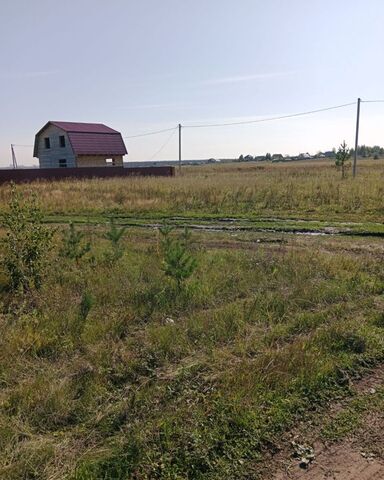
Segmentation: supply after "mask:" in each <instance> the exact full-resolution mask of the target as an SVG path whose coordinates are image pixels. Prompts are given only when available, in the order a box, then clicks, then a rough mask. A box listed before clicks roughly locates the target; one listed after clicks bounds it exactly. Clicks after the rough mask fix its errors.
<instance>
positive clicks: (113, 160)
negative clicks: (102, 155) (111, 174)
mask: <svg viewBox="0 0 384 480" xmlns="http://www.w3.org/2000/svg"><path fill="white" fill-rule="evenodd" d="M105 163H106V164H107V165H110V166H112V167H114V166H115V159H114V158H106V159H105Z"/></svg>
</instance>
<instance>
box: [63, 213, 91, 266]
mask: <svg viewBox="0 0 384 480" xmlns="http://www.w3.org/2000/svg"><path fill="white" fill-rule="evenodd" d="M90 250H91V243H90V242H85V241H84V233H82V232H78V231H76V228H75V225H74V223H73V222H71V223H70V224H69V229H68V230H67V231H66V232H65V233H64V238H63V246H62V248H61V251H60V253H61V255H62V256H63V257H67V258H70V259H72V260H75V261H76V263H79V261H80V259H81V258H82V257H83V256H84V255H85V254H86V253H88V252H89V251H90Z"/></svg>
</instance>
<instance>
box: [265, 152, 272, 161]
mask: <svg viewBox="0 0 384 480" xmlns="http://www.w3.org/2000/svg"><path fill="white" fill-rule="evenodd" d="M265 160H267V161H270V160H272V155H271V154H270V153H266V154H265Z"/></svg>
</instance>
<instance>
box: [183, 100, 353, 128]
mask: <svg viewBox="0 0 384 480" xmlns="http://www.w3.org/2000/svg"><path fill="white" fill-rule="evenodd" d="M351 105H356V102H350V103H344V104H342V105H335V106H333V107H326V108H319V109H317V110H308V111H306V112H299V113H291V114H289V115H280V116H278V117H269V118H268V117H267V118H259V119H257V120H245V121H242V122H228V123H210V124H200V125H183V127H184V128H205V127H224V126H230V125H248V124H252V123H262V122H271V121H274V120H283V119H285V118H293V117H300V116H303V115H310V114H313V113H320V112H326V111H328V110H335V109H337V108H344V107H350V106H351Z"/></svg>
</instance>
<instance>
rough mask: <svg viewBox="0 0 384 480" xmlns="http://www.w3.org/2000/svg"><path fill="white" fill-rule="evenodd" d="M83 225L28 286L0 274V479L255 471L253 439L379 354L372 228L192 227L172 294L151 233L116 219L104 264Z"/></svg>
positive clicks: (259, 453)
mask: <svg viewBox="0 0 384 480" xmlns="http://www.w3.org/2000/svg"><path fill="white" fill-rule="evenodd" d="M84 231H85V232H86V235H87V237H89V238H90V240H91V241H92V251H91V252H89V253H88V254H87V255H86V256H85V257H84V258H83V259H82V260H81V261H80V262H79V264H78V265H77V264H76V263H75V262H73V261H70V260H69V259H66V258H62V257H60V256H58V255H57V254H56V252H57V251H58V249H59V243H60V232H58V233H57V234H56V242H57V248H56V249H55V250H54V251H53V252H52V254H51V258H50V268H49V271H48V273H47V277H46V279H45V282H44V285H43V287H42V289H41V290H40V291H38V292H32V293H31V294H28V295H24V296H23V297H20V296H19V295H16V294H12V293H10V292H8V291H7V290H6V289H5V286H6V280H7V279H6V278H5V277H4V276H2V277H1V279H0V281H1V282H2V284H3V287H4V288H3V290H2V293H1V301H2V310H1V315H0V324H1V331H2V336H1V339H0V448H1V451H2V455H1V457H0V478H4V479H7V480H8V479H11V480H12V479H15V480H16V479H20V478H25V479H44V480H48V479H53V478H64V479H67V480H88V479H89V480H90V479H105V480H107V479H109V480H112V479H113V480H119V479H121V480H122V479H129V478H138V479H141V478H159V479H160V478H161V479H188V478H190V479H200V478H201V479H202V478H204V479H205V478H207V479H215V478H226V479H227V478H228V479H231V478H233V479H235V478H236V479H238V478H244V479H245V478H256V476H257V462H260V461H262V460H263V448H264V446H265V445H268V444H270V443H271V442H272V443H273V442H274V441H275V439H276V437H277V436H278V435H279V434H280V433H281V432H282V431H284V430H285V429H287V428H289V427H290V425H292V424H293V423H294V422H295V421H296V419H297V418H298V416H300V415H301V414H302V413H304V412H307V411H308V410H309V409H313V408H315V407H316V405H320V404H322V403H324V402H325V401H328V400H330V399H332V398H334V397H335V396H338V395H340V394H341V393H342V392H344V394H345V393H346V392H348V385H347V382H346V375H353V374H354V373H356V372H358V371H359V370H360V369H362V368H366V367H367V366H368V365H373V364H375V363H377V362H380V361H382V360H383V358H384V339H383V322H382V311H380V307H379V306H378V305H380V304H382V303H380V302H381V301H382V292H383V287H384V275H383V269H382V265H381V263H380V262H379V261H378V257H377V256H375V255H372V254H370V253H369V251H370V248H371V247H372V248H373V247H376V244H375V243H373V244H372V245H371V243H369V242H371V241H373V240H370V239H359V242H360V245H361V246H366V247H367V250H366V252H364V251H363V253H361V254H359V255H355V253H354V251H353V249H352V248H353V247H354V246H356V242H355V241H354V240H353V239H350V238H340V239H338V240H332V241H331V240H329V239H327V238H323V237H321V238H318V239H316V240H311V241H308V242H307V243H306V242H305V241H304V240H301V241H300V242H298V241H297V242H296V241H294V240H292V239H288V240H287V242H288V243H286V244H281V245H278V246H276V245H273V244H272V245H268V244H265V245H264V244H260V245H259V246H258V247H257V248H256V249H252V250H242V249H231V248H229V247H230V244H231V242H229V243H228V248H227V245H226V241H228V237H226V238H227V240H226V241H223V238H224V237H225V234H217V236H216V237H215V236H214V234H209V235H208V234H204V233H199V234H198V235H196V237H195V239H194V242H193V244H192V246H191V249H192V252H193V254H194V255H195V256H196V258H197V260H198V269H197V271H196V272H195V274H194V275H193V276H192V278H191V279H190V280H189V281H188V282H187V283H186V285H185V288H184V289H182V291H180V292H179V291H177V290H176V289H175V288H174V286H173V285H172V283H171V282H170V281H169V280H168V279H167V278H166V277H165V275H164V273H163V271H162V258H161V252H160V245H159V239H158V237H157V235H156V233H155V232H149V231H147V230H143V231H141V230H139V229H136V230H128V233H127V236H126V238H125V239H124V255H123V257H122V258H121V259H119V260H118V261H117V262H115V263H113V264H111V263H110V262H108V261H107V260H106V259H105V255H104V252H105V251H106V249H107V248H108V243H107V241H106V240H105V239H104V238H103V228H101V227H100V228H97V229H96V228H91V227H88V228H86V229H85V230H84ZM212 235H213V236H212ZM246 235H247V240H249V241H250V240H252V233H250V232H248V233H247V234H246ZM215 238H216V239H217V241H218V242H219V243H220V247H219V248H216V247H215V248H210V247H209V245H210V242H211V241H212V240H214V239H215ZM299 247H300V248H299ZM349 248H351V250H349ZM170 319H172V320H170ZM341 423H342V422H341ZM347 423H348V422H347ZM340 428H341V429H342V428H344V427H343V426H341V427H340Z"/></svg>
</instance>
